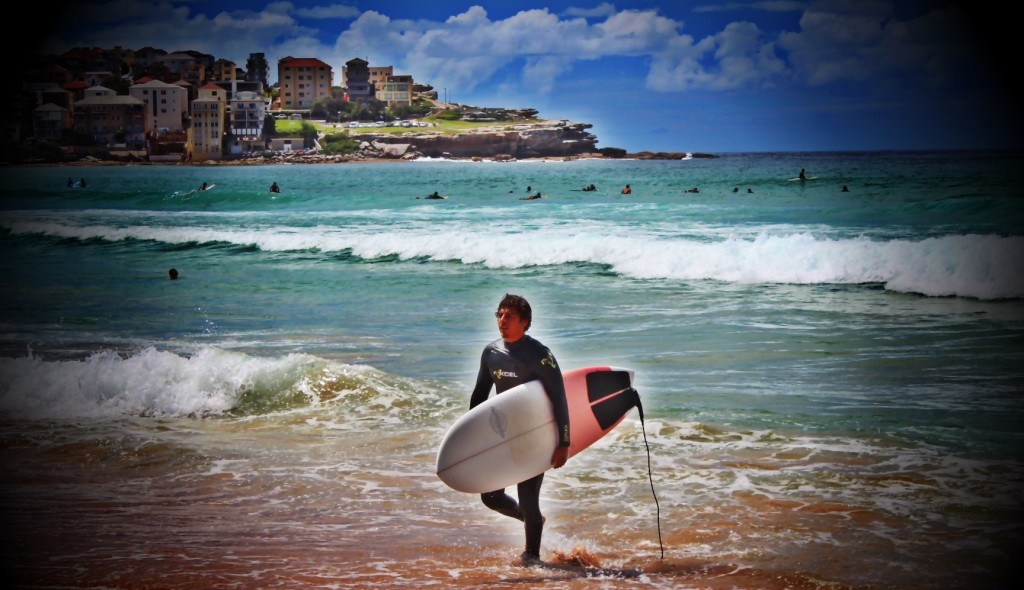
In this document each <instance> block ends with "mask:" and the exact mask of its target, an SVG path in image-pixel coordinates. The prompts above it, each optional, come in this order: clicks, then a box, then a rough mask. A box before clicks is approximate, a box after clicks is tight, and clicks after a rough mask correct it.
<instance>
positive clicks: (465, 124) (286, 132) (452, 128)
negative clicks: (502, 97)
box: [274, 117, 539, 137]
mask: <svg viewBox="0 0 1024 590" xmlns="http://www.w3.org/2000/svg"><path fill="white" fill-rule="evenodd" d="M538 120H539V119H530V120H529V121H487V122H479V123H478V122H473V121H448V120H445V119H437V118H434V117H424V118H422V119H420V121H423V122H425V123H430V127H399V126H392V125H387V126H384V127H347V124H348V122H344V123H337V124H332V123H324V122H323V121H317V120H301V121H300V120H297V119H279V120H277V121H275V122H274V129H275V130H276V135H278V136H282V137H285V136H293V135H299V134H301V131H302V125H303V123H306V124H310V125H313V127H315V128H316V129H317V130H319V131H323V132H324V133H337V132H339V131H348V133H349V135H362V134H370V133H372V134H374V135H382V134H392V135H401V134H403V133H442V134H446V135H454V134H456V133H462V132H464V131H469V130H472V129H479V128H481V127H511V126H514V125H521V124H523V123H534V122H537V121H538Z"/></svg>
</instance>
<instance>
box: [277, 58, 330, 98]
mask: <svg viewBox="0 0 1024 590" xmlns="http://www.w3.org/2000/svg"><path fill="white" fill-rule="evenodd" d="M277 79H278V84H279V89H280V91H279V99H280V101H281V108H282V109H284V110H309V109H310V108H312V107H313V103H314V102H315V101H317V100H319V99H323V98H328V97H330V95H331V86H332V85H333V80H334V74H333V71H332V70H331V66H329V65H327V64H326V63H324V62H322V61H320V60H319V59H316V58H313V57H285V58H283V59H281V60H279V61H278V62H277Z"/></svg>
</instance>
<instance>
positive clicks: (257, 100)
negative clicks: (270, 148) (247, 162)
mask: <svg viewBox="0 0 1024 590" xmlns="http://www.w3.org/2000/svg"><path fill="white" fill-rule="evenodd" d="M228 104H229V109H228V110H229V112H228V119H229V122H228V127H229V129H230V132H231V135H232V137H233V139H232V141H231V145H229V146H228V152H229V153H230V154H231V155H241V154H242V153H244V152H247V151H253V150H259V149H262V148H263V121H264V119H265V118H266V116H267V99H265V98H264V97H263V95H262V94H260V93H258V92H250V91H241V92H236V93H235V94H234V95H233V96H232V97H231V99H230V100H229V101H228Z"/></svg>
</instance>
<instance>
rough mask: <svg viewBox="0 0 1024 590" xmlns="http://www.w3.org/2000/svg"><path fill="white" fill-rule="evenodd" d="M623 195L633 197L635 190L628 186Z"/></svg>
mask: <svg viewBox="0 0 1024 590" xmlns="http://www.w3.org/2000/svg"><path fill="white" fill-rule="evenodd" d="M622 194H624V195H631V194H633V189H631V188H630V187H629V185H628V184H627V185H626V187H625V188H623V189H622Z"/></svg>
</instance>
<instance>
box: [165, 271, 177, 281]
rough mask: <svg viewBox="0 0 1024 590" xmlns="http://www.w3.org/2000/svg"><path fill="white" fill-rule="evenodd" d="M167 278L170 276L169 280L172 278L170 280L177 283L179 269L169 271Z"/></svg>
mask: <svg viewBox="0 0 1024 590" xmlns="http://www.w3.org/2000/svg"><path fill="white" fill-rule="evenodd" d="M167 276H168V277H169V278H170V279H171V280H172V281H176V280H178V269H176V268H172V269H171V270H169V271H167Z"/></svg>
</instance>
